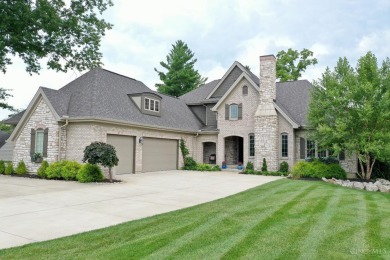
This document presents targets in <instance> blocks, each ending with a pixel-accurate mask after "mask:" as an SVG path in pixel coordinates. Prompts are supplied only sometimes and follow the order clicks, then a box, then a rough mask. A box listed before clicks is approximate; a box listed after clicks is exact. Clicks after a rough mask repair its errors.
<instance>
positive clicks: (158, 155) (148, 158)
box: [142, 138, 178, 172]
mask: <svg viewBox="0 0 390 260" xmlns="http://www.w3.org/2000/svg"><path fill="white" fill-rule="evenodd" d="M142 146H143V147H142V171H143V172H154V171H166V170H176V169H177V150H178V141H177V140H171V139H158V138H144V141H143V145H142Z"/></svg>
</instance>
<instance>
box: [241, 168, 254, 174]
mask: <svg viewBox="0 0 390 260" xmlns="http://www.w3.org/2000/svg"><path fill="white" fill-rule="evenodd" d="M244 173H245V174H255V171H254V170H251V169H248V168H246V169H245V170H244Z"/></svg>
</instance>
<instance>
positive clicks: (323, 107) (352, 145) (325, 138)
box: [308, 52, 390, 179]
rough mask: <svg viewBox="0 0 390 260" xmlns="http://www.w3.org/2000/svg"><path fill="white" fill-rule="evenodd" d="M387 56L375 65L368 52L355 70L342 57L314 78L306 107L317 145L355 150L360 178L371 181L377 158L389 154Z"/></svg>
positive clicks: (389, 71) (389, 63)
mask: <svg viewBox="0 0 390 260" xmlns="http://www.w3.org/2000/svg"><path fill="white" fill-rule="evenodd" d="M389 107H390V60H389V58H387V59H386V60H385V61H383V63H382V65H381V66H380V67H379V66H378V61H377V58H376V57H375V55H374V54H372V53H371V52H368V53H367V54H366V55H364V56H363V57H361V58H360V59H359V60H358V63H357V67H356V69H354V68H352V67H351V66H350V64H349V62H348V60H347V59H346V58H340V59H339V60H338V63H337V65H336V67H335V68H334V70H330V69H329V68H327V69H326V71H325V72H324V73H323V74H322V77H321V78H320V79H319V80H318V81H314V88H313V91H312V97H311V102H310V106H309V116H308V119H309V122H310V126H311V127H312V128H313V129H314V130H313V133H312V135H313V137H312V138H314V139H315V140H317V141H318V142H319V144H320V145H321V146H324V147H332V148H333V149H334V150H335V151H336V153H338V152H340V151H341V150H346V151H349V153H356V154H357V155H358V158H359V165H360V170H361V174H362V177H363V178H364V179H370V178H371V173H372V167H373V165H374V163H375V161H376V160H377V159H381V158H388V155H389V154H390V109H389Z"/></svg>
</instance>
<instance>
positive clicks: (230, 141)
mask: <svg viewBox="0 0 390 260" xmlns="http://www.w3.org/2000/svg"><path fill="white" fill-rule="evenodd" d="M225 161H226V164H227V165H232V164H233V165H235V164H238V163H239V162H241V163H243V161H244V138H242V137H240V136H227V137H225Z"/></svg>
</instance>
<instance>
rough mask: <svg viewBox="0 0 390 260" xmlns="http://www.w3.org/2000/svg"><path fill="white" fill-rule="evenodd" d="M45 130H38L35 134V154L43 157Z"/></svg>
mask: <svg viewBox="0 0 390 260" xmlns="http://www.w3.org/2000/svg"><path fill="white" fill-rule="evenodd" d="M44 136H45V134H44V132H43V129H38V130H37V131H36V132H35V152H36V153H40V154H41V155H43V140H44Z"/></svg>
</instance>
